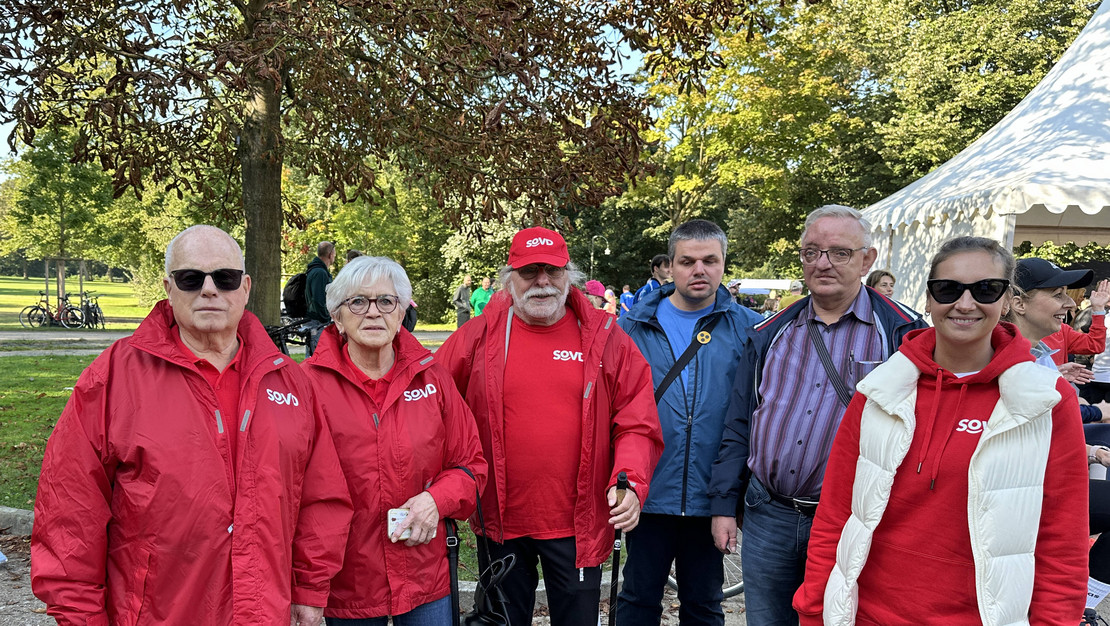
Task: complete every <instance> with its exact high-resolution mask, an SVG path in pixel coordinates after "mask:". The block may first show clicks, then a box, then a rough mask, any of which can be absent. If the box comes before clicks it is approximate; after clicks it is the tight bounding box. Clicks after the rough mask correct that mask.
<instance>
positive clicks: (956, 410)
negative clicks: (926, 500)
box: [929, 381, 967, 491]
mask: <svg viewBox="0 0 1110 626" xmlns="http://www.w3.org/2000/svg"><path fill="white" fill-rule="evenodd" d="M937 383H938V385H937V388H938V389H939V388H940V385H939V383H940V381H937ZM966 391H967V383H964V384H962V385H960V395H959V397H957V398H956V406H955V407H953V408H952V412H951V414H952V419H951V420H949V424H948V427H947V428H945V429H944V439H943V440H941V442H940V448H938V449H937V451H936V454H935V455H934V456H933V471H932V475H931V476H930V477H929V491H932V490H933V487H934V486H935V485H936V484H937V474H939V473H940V460H941V457H943V456H944V450H945V449H946V448H947V447H948V440H949V439H950V438H951V437H952V433H953V431H955V430H956V424H957V423H959V420H960V406H961V405H962V404H963V402H964V392H966Z"/></svg>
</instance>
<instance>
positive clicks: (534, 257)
mask: <svg viewBox="0 0 1110 626" xmlns="http://www.w3.org/2000/svg"><path fill="white" fill-rule="evenodd" d="M533 263H546V264H548V265H554V266H556V267H566V266H567V263H570V254H569V253H568V252H567V242H566V240H564V239H563V236H562V235H560V234H559V233H557V232H555V231H553V230H548V229H546V228H540V227H535V228H525V229H524V230H522V231H520V232H518V233H517V234H516V235H513V244H512V245H511V246H509V267H511V268H513V269H514V270H516V269H520V268H522V267H524V266H525V265H531V264H533Z"/></svg>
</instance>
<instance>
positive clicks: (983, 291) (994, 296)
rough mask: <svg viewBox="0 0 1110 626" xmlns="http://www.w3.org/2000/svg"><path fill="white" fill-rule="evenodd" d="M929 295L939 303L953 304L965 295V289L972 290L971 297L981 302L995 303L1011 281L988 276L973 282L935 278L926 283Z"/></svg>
mask: <svg viewBox="0 0 1110 626" xmlns="http://www.w3.org/2000/svg"><path fill="white" fill-rule="evenodd" d="M926 285H928V289H929V295H930V296H932V297H933V300H936V301H937V304H952V303H953V302H955V301H956V300H959V299H960V298H961V297H963V295H964V292H965V291H970V292H971V297H972V298H975V301H976V302H978V303H979V304H994V303H995V302H998V300H999V298H1001V297H1002V295H1003V294H1005V293H1006V290H1007V289H1009V288H1010V281H1008V280H1006V279H1005V278H987V279H985V280H978V281H975V282H973V283H970V284H969V283H961V282H960V281H958V280H948V279H945V278H935V279H933V280H930V281H929V282H927V283H926Z"/></svg>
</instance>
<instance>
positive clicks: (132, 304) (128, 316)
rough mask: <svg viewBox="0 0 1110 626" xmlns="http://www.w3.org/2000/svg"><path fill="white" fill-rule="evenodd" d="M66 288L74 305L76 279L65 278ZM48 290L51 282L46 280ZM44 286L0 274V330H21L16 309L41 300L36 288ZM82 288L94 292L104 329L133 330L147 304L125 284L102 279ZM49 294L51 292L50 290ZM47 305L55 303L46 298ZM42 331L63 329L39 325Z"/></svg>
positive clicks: (76, 296) (18, 310)
mask: <svg viewBox="0 0 1110 626" xmlns="http://www.w3.org/2000/svg"><path fill="white" fill-rule="evenodd" d="M66 287H67V288H68V289H69V292H70V294H72V296H73V297H72V298H71V301H72V303H73V304H74V305H77V304H79V303H80V298H79V297H78V295H77V289H78V281H77V279H76V278H75V277H71V278H67V279H66ZM50 288H51V290H53V289H54V282H53V281H51V283H50ZM44 289H45V285H44V284H43V281H42V279H41V278H29V279H27V280H23V279H22V278H19V277H16V276H2V277H0V330H24V329H23V327H22V326H20V325H19V312H20V311H22V310H23V309H24V307H27V306H29V305H32V304H36V303H38V301H39V300H40V299H41V296H40V295H39V292H40V291H43V290H44ZM85 290H86V291H92V292H95V295H97V296H99V297H100V308H101V309H102V310H103V311H104V315H105V317H106V318H107V320H108V330H134V329H135V327H136V326H138V320H140V319H142V318H144V317H146V314H147V313H149V312H150V307H145V306H142V305H141V304H139V300H138V298H136V297H135V292H134V290H133V289H132V288H131V285H130V284H129V283H111V282H107V281H104V280H94V281H85ZM51 294H52V295H53V291H52V292H51ZM50 303H51V306H53V305H54V304H55V302H54V298H53V297H51V299H50ZM40 330H41V331H42V332H60V333H64V332H66V329H65V328H42V329H40Z"/></svg>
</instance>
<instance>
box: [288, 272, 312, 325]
mask: <svg viewBox="0 0 1110 626" xmlns="http://www.w3.org/2000/svg"><path fill="white" fill-rule="evenodd" d="M307 282H308V275H307V274H305V273H304V272H301V273H300V274H294V275H293V276H292V277H291V278H290V279H289V280H288V281H287V282H286V283H285V288H284V289H282V290H281V301H282V302H283V303H284V304H285V314H286V315H288V316H289V317H306V316H308V302H307V301H306V300H305V297H304V290H305V284H306V283H307Z"/></svg>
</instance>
